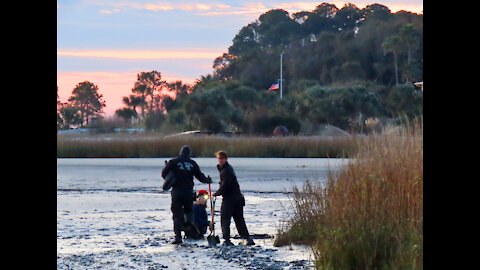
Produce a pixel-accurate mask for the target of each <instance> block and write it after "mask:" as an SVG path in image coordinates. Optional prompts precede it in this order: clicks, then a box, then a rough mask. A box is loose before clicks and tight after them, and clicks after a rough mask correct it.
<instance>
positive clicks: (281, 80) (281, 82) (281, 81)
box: [280, 52, 283, 99]
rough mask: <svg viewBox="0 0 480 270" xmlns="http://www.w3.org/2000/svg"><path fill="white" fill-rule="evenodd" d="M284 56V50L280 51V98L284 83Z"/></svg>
mask: <svg viewBox="0 0 480 270" xmlns="http://www.w3.org/2000/svg"><path fill="white" fill-rule="evenodd" d="M282 58H283V52H282V53H280V99H282V84H283V79H282V60H283V59H282Z"/></svg>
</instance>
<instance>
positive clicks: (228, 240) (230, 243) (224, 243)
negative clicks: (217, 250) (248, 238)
mask: <svg viewBox="0 0 480 270" xmlns="http://www.w3.org/2000/svg"><path fill="white" fill-rule="evenodd" d="M223 246H225V247H230V246H233V243H232V241H230V239H225V240H224V241H223Z"/></svg>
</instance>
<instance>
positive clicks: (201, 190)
mask: <svg viewBox="0 0 480 270" xmlns="http://www.w3.org/2000/svg"><path fill="white" fill-rule="evenodd" d="M202 194H205V195H208V192H207V191H206V190H204V189H200V190H199V191H198V195H197V197H198V196H200V195H202Z"/></svg>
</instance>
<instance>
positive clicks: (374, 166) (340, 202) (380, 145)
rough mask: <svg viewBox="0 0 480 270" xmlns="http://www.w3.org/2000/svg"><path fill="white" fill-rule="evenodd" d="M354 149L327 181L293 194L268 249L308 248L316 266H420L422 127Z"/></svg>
mask: <svg viewBox="0 0 480 270" xmlns="http://www.w3.org/2000/svg"><path fill="white" fill-rule="evenodd" d="M356 149H357V150H356V151H357V152H356V153H355V154H353V156H352V158H351V159H350V162H349V163H348V164H347V165H346V166H345V167H344V168H343V169H342V170H341V171H340V172H339V173H338V174H337V175H330V176H329V177H328V181H327V183H325V184H323V185H322V184H319V183H318V182H313V181H307V182H306V183H305V185H304V186H303V187H301V188H294V189H293V193H292V195H291V196H292V202H293V203H292V206H293V209H294V211H293V214H292V217H291V218H290V219H289V220H288V221H287V222H285V224H284V225H283V227H282V228H280V229H279V234H278V237H277V240H276V243H275V245H276V246H280V245H284V244H288V243H302V244H309V245H311V246H312V249H313V252H314V256H315V265H316V268H317V269H422V268H423V266H422V265H423V123H421V122H419V121H418V122H415V123H409V124H408V126H407V127H405V128H403V129H402V130H400V131H399V132H398V133H396V134H391V135H387V136H379V135H377V136H372V137H370V138H368V139H362V140H357V147H356Z"/></svg>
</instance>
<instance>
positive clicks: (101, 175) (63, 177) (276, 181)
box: [57, 158, 346, 269]
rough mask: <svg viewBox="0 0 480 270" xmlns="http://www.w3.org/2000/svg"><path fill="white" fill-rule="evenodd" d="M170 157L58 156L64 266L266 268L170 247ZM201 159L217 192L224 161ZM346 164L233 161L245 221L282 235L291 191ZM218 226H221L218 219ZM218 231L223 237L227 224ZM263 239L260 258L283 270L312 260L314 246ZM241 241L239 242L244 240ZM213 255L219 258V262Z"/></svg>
mask: <svg viewBox="0 0 480 270" xmlns="http://www.w3.org/2000/svg"><path fill="white" fill-rule="evenodd" d="M164 160H166V158H154V159H57V268H59V269H69V268H73V269H75V268H81V269H85V268H89V267H91V268H96V267H102V268H107V269H118V268H131V269H148V268H151V269H157V268H162V266H165V267H167V266H168V267H169V269H177V268H178V269H191V268H192V269H194V268H196V269H198V267H200V268H202V269H207V268H209V269H219V268H221V269H239V268H240V269H241V268H245V267H246V265H249V267H250V266H252V267H253V266H255V265H254V263H256V264H258V263H260V266H258V265H257V268H262V267H264V266H262V265H261V263H262V262H263V263H265V261H264V259H262V258H263V257H262V258H254V259H255V260H254V261H245V260H247V259H248V258H246V259H245V260H244V261H241V260H240V261H238V260H236V259H238V258H235V259H232V260H228V261H226V260H225V258H223V257H221V256H217V255H215V254H218V252H217V253H215V249H208V248H206V246H205V245H206V241H203V242H202V241H200V242H195V243H193V245H194V246H193V247H192V246H189V247H183V248H182V247H177V246H172V245H170V244H169V243H168V242H169V241H171V240H172V238H173V225H172V220H171V212H170V194H169V192H164V191H163V190H162V189H161V186H162V184H163V179H162V178H161V171H162V169H163V167H164ZM195 161H197V163H198V164H199V166H200V168H201V170H202V172H204V174H205V175H210V176H211V177H212V179H213V184H212V192H215V191H216V190H217V188H218V181H219V176H218V170H217V168H216V164H217V161H216V159H215V158H196V159H195ZM345 162H346V160H343V159H304V158H229V163H230V164H231V165H232V166H233V167H234V169H235V172H236V174H237V178H238V180H239V184H240V188H241V190H242V192H243V193H244V195H245V199H246V206H245V208H244V212H245V220H246V223H247V227H248V229H249V231H250V234H269V235H274V234H275V233H276V231H277V228H278V227H279V226H280V225H281V223H282V221H284V220H286V218H287V217H288V214H289V212H291V211H290V209H289V207H290V204H289V197H288V196H286V195H285V193H286V192H289V191H291V189H292V187H293V186H301V185H302V184H303V183H304V182H305V181H306V180H307V179H308V180H313V181H320V182H323V181H325V180H326V178H327V175H328V172H329V171H331V170H333V171H335V170H337V169H339V168H341V166H342V164H345ZM194 182H195V187H194V188H195V189H196V190H197V191H198V190H200V189H206V190H208V185H207V184H203V183H201V182H199V181H198V180H194ZM220 205H221V197H219V198H218V199H217V201H216V209H217V210H219V209H220ZM207 212H210V209H209V208H208V209H207ZM215 221H216V222H217V223H218V224H219V223H220V220H219V215H218V214H216V216H215ZM231 232H232V236H235V235H236V234H237V231H236V228H235V225H234V222H232V225H231ZM216 234H218V235H220V236H221V231H220V226H219V225H217V226H216ZM255 241H256V243H257V247H256V248H257V249H261V250H263V251H264V252H254V254H258V256H260V254H263V256H264V257H268V258H269V259H271V260H273V261H275V262H278V263H279V264H278V265H277V266H278V267H280V266H282V267H281V269H296V268H294V266H293V265H298V264H295V263H291V262H294V261H297V260H306V261H310V262H311V259H312V256H311V253H310V251H309V249H308V248H307V247H302V246H291V247H284V248H273V246H272V244H273V240H271V239H258V240H255ZM233 242H234V243H235V244H238V243H239V242H240V240H236V239H234V240H233ZM192 253H193V254H195V255H194V257H195V259H192ZM243 253H244V252H243V251H242V254H243ZM265 254H267V255H268V256H266V255H265ZM212 256H213V257H215V259H211V258H212ZM254 257H255V256H254ZM252 260H253V259H252ZM282 263H283V264H282ZM304 264H305V263H304ZM306 264H308V263H306ZM290 266H291V267H290ZM254 268H255V267H254ZM274 268H275V267H274Z"/></svg>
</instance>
